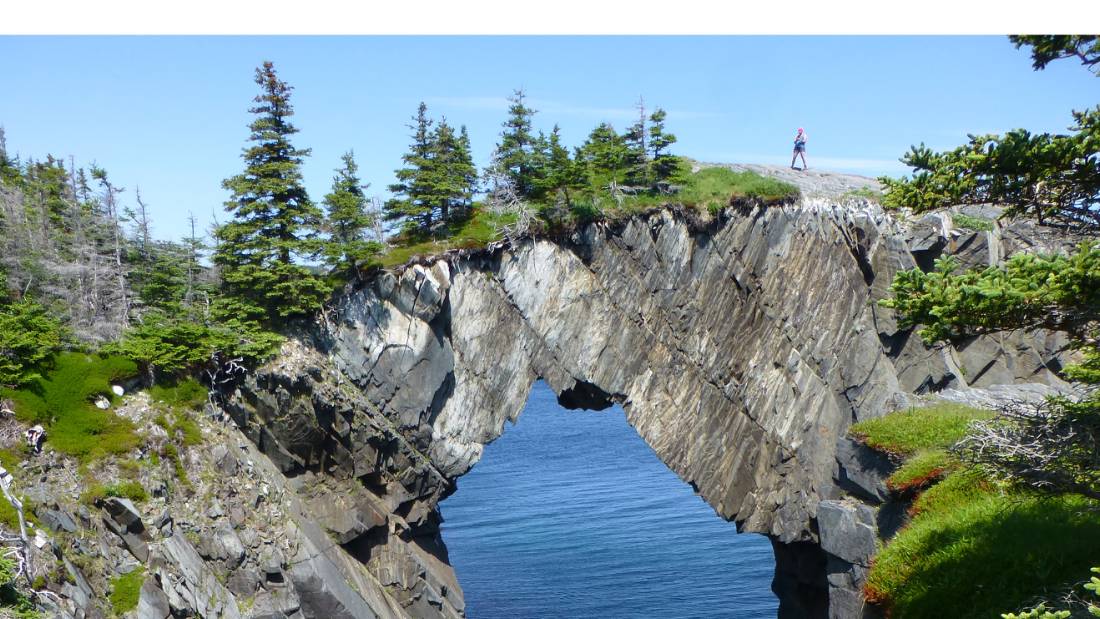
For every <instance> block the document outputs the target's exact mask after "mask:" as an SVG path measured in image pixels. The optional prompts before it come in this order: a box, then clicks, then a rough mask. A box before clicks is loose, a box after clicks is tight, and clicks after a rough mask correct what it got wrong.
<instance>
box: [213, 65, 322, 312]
mask: <svg viewBox="0 0 1100 619" xmlns="http://www.w3.org/2000/svg"><path fill="white" fill-rule="evenodd" d="M255 81H256V84H257V85H258V86H259V87H260V94H258V95H257V96H256V97H255V99H253V101H255V102H256V104H257V105H256V106H254V107H252V108H250V109H249V112H251V113H252V114H255V115H256V118H255V120H253V121H252V123H251V124H250V125H249V128H250V130H251V134H250V136H249V138H248V141H249V145H248V146H246V147H245V149H244V152H243V154H242V158H243V159H244V161H245V170H244V172H242V173H240V174H237V175H236V176H232V177H230V178H227V179H226V180H225V181H223V183H222V186H223V187H224V188H225V189H227V190H229V191H230V192H232V196H231V197H230V199H229V200H228V201H227V202H226V203H225V209H226V210H227V211H228V212H230V213H231V214H232V216H233V218H232V220H231V221H229V222H226V223H225V224H223V225H221V226H219V227H218V228H217V230H216V232H215V236H216V237H217V239H218V241H219V242H218V247H217V251H216V252H215V253H214V256H213V260H214V263H215V264H217V265H218V266H219V267H220V269H221V278H222V285H223V288H224V290H225V292H226V293H227V295H228V296H229V297H230V298H231V299H232V301H233V303H232V306H233V307H232V308H231V309H229V311H232V312H234V313H237V314H243V315H244V316H245V317H247V318H254V319H260V320H263V321H265V322H268V323H274V322H277V321H278V320H280V319H283V318H286V317H288V316H295V315H301V314H306V313H309V312H312V311H313V310H315V309H316V308H318V307H319V306H320V303H321V301H322V299H323V298H324V297H325V295H326V294H327V292H328V291H327V286H326V284H325V282H324V280H323V279H322V278H321V277H319V276H318V275H317V274H316V273H315V272H314V271H313V270H312V269H310V268H309V267H307V266H305V265H304V264H302V261H304V260H311V259H313V258H315V257H316V256H317V254H318V252H319V250H320V240H319V239H318V237H317V232H318V229H319V228H320V226H321V211H320V209H319V208H317V207H316V206H315V205H314V204H313V203H312V202H311V201H310V199H309V195H308V194H307V193H306V189H305V187H304V186H303V185H302V172H301V165H302V159H303V157H306V156H308V155H309V153H310V151H309V149H299V148H295V147H294V146H293V145H292V144H291V143H290V136H292V135H294V134H295V133H297V132H298V129H296V128H295V127H294V125H292V124H291V123H290V121H289V118H290V117H291V116H293V115H294V109H293V107H292V106H291V104H290V93H291V90H292V87H291V86H289V85H287V84H286V82H283V81H282V80H280V79H279V76H278V75H277V74H276V72H275V66H274V65H273V64H272V63H271V62H264V64H263V66H262V67H259V68H257V69H256V78H255Z"/></svg>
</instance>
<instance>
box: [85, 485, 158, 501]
mask: <svg viewBox="0 0 1100 619" xmlns="http://www.w3.org/2000/svg"><path fill="white" fill-rule="evenodd" d="M107 497H116V498H120V499H130V500H131V501H134V502H135V503H140V502H142V501H145V500H148V498H149V493H147V492H146V491H145V487H144V486H142V485H141V483H139V482H136V481H132V480H131V481H120V482H115V483H111V484H95V485H92V486H90V487H89V488H88V489H87V490H85V491H84V492H83V493H82V494H81V495H80V502H81V503H84V504H85V505H95V504H96V503H98V502H100V501H102V500H103V499H106V498H107Z"/></svg>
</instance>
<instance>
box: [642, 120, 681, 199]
mask: <svg viewBox="0 0 1100 619" xmlns="http://www.w3.org/2000/svg"><path fill="white" fill-rule="evenodd" d="M666 116H667V114H666V113H665V111H664V110H662V109H661V108H657V109H655V110H653V114H651V115H650V116H649V122H650V123H651V124H650V126H649V149H650V151H651V153H652V156H651V157H650V168H651V169H652V171H653V182H654V183H660V182H663V181H668V180H669V179H671V178H672V177H673V176H674V175H675V173H676V169H677V166H678V160H677V158H676V156H675V155H672V154H671V153H669V152H668V147H669V146H672V145H673V144H675V143H676V136H675V135H673V134H671V133H666V132H665V117H666Z"/></svg>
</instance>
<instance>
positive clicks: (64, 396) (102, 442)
mask: <svg viewBox="0 0 1100 619" xmlns="http://www.w3.org/2000/svg"><path fill="white" fill-rule="evenodd" d="M135 374H137V366H136V365H135V364H134V363H133V361H130V360H129V359H126V358H124V357H119V356H106V357H101V356H98V355H85V354H82V353H73V352H67V353H61V354H59V355H57V357H56V359H55V361H54V364H53V367H52V368H51V369H50V371H48V372H46V373H44V375H43V376H42V377H40V378H37V379H35V380H33V381H30V382H29V383H27V384H26V385H25V386H23V387H22V388H20V389H17V390H13V389H0V397H10V398H11V399H12V400H13V401H14V402H15V412H16V417H17V418H18V419H19V420H20V421H22V422H24V423H27V424H36V423H40V424H42V425H43V426H44V427H45V428H46V432H47V435H48V439H47V440H48V443H49V444H50V445H52V446H53V447H54V449H57V450H58V451H60V452H62V453H65V454H68V455H71V456H74V457H76V458H79V459H80V460H82V461H89V460H93V459H96V458H98V457H101V456H104V455H108V454H124V453H126V452H128V451H130V450H131V449H133V448H134V447H136V446H137V445H138V442H139V439H138V436H137V434H136V432H135V429H134V425H133V424H132V423H131V422H130V421H129V420H127V419H124V418H122V417H119V416H117V415H115V414H114V413H113V412H111V411H109V410H107V411H104V410H99V409H97V408H96V407H95V406H94V405H93V404H92V400H93V399H94V397H95V396H103V397H106V398H108V399H110V400H114V395H113V394H112V393H111V390H110V385H111V383H112V382H115V381H117V380H118V379H121V378H126V377H130V376H134V375H135Z"/></svg>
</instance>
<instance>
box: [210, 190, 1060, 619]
mask: <svg viewBox="0 0 1100 619" xmlns="http://www.w3.org/2000/svg"><path fill="white" fill-rule="evenodd" d="M1021 236H1023V235H1021ZM1013 243H1014V241H1013V242H1010V241H1008V240H1006V239H1005V237H1004V233H1003V230H1002V229H1001V228H999V227H995V228H994V230H993V231H992V232H971V231H965V230H960V229H958V228H956V227H955V226H953V224H952V220H951V214H950V213H941V214H936V215H932V216H929V217H925V218H922V219H919V220H915V221H907V220H904V219H903V218H899V217H896V216H892V215H889V214H887V213H884V212H883V211H882V210H881V209H880V208H878V207H877V206H876V205H874V204H872V203H870V202H867V201H866V200H862V199H857V198H844V199H840V198H838V197H836V196H833V197H831V198H829V197H817V198H806V199H803V200H802V201H801V202H800V203H799V204H797V205H792V206H785V207H767V208H765V207H758V208H741V209H735V208H731V209H728V210H727V211H725V212H724V213H721V214H720V215H719V216H718V217H716V218H714V219H711V220H701V219H700V218H699V217H698V216H697V215H696V214H694V213H693V212H685V211H680V210H676V209H671V208H670V209H659V210H656V211H654V212H651V213H648V214H646V215H641V216H636V217H633V218H630V219H628V220H625V221H619V222H614V223H593V224H589V225H587V226H584V227H582V228H581V229H579V230H577V231H576V232H574V233H572V234H571V235H569V236H568V237H566V238H554V239H549V238H528V239H523V240H520V241H517V242H515V243H512V244H500V245H498V246H495V247H493V248H490V249H489V250H486V251H479V252H472V253H465V254H454V255H449V256H444V257H442V258H439V259H435V260H431V261H426V262H423V263H418V264H413V265H411V266H409V267H408V268H406V269H404V270H401V271H399V272H397V273H381V274H379V275H378V276H377V277H375V278H373V279H372V280H370V281H369V282H367V283H366V284H364V285H362V286H360V287H358V288H355V289H352V290H349V291H348V292H347V294H345V295H344V296H343V297H341V298H340V299H339V302H338V303H337V304H336V306H335V307H334V308H332V309H331V311H328V312H326V313H325V316H324V320H323V321H322V323H321V324H319V325H318V326H317V327H316V328H315V329H312V330H310V332H309V333H308V334H307V335H306V336H304V337H303V338H301V339H299V340H298V341H294V342H290V343H288V345H287V346H286V347H285V348H284V350H283V354H282V355H281V357H280V358H279V360H278V361H276V362H275V363H272V364H269V365H268V366H265V367H264V368H261V369H260V370H259V371H258V372H256V373H254V374H252V375H250V376H248V377H247V378H246V379H245V380H244V381H243V382H242V383H240V384H239V385H238V386H237V388H236V390H235V391H234V392H233V393H231V394H228V397H227V398H226V402H225V408H226V410H227V411H228V412H229V413H230V414H231V415H232V417H233V418H234V420H235V421H236V422H237V424H238V425H239V426H240V427H241V428H242V429H243V430H244V431H245V433H246V435H248V436H249V437H250V438H251V439H252V440H253V441H254V442H255V443H256V444H257V445H258V446H259V447H260V449H261V450H262V451H263V452H264V453H265V454H267V455H268V456H269V457H270V458H271V459H272V460H273V461H274V462H275V463H277V464H278V466H279V468H280V469H281V471H282V472H283V473H284V474H286V475H288V476H290V477H292V478H295V479H297V478H299V477H302V476H305V477H307V478H308V479H309V480H310V481H309V482H308V483H303V484H301V487H302V488H303V489H300V490H299V494H300V495H301V496H302V497H303V499H304V505H305V506H306V511H307V513H309V514H311V515H310V518H311V520H312V521H314V522H316V523H318V524H319V525H320V526H321V527H323V528H324V529H325V531H326V532H327V534H328V536H329V539H331V540H333V542H334V543H336V544H338V545H340V547H341V548H342V549H343V550H344V551H345V552H346V553H347V554H348V555H349V556H352V557H355V558H356V559H357V560H359V561H360V562H361V563H362V564H364V565H366V566H367V569H368V570H369V572H370V573H371V574H372V575H373V576H374V578H375V579H377V581H378V582H380V583H381V584H382V586H383V588H384V590H385V592H386V595H387V596H389V597H390V598H392V599H395V600H397V601H398V602H399V604H400V606H401V608H402V611H403V612H405V613H408V614H410V615H412V616H454V615H459V614H461V612H462V601H461V593H460V591H459V588H458V584H457V582H456V581H455V576H454V573H453V571H452V570H451V568H450V567H449V566H448V565H447V562H446V550H445V548H444V547H443V545H442V541H441V539H440V538H439V535H438V513H437V511H436V505H437V503H438V501H439V500H440V499H442V498H444V497H445V496H447V494H449V493H450V492H451V491H453V488H454V480H455V479H457V478H458V477H459V476H461V475H462V474H464V473H465V472H466V471H468V470H469V469H470V467H471V466H473V464H474V463H476V462H477V460H478V459H479V458H480V456H481V453H482V449H483V447H484V445H485V444H487V443H488V442H490V441H492V440H493V439H494V438H496V437H497V436H499V435H500V433H501V432H502V431H503V429H504V426H505V421H506V420H512V421H515V420H516V418H517V417H518V415H519V413H520V411H521V410H522V408H523V405H524V403H525V401H526V398H527V394H528V391H529V390H530V388H531V385H532V383H533V382H534V381H535V380H536V379H538V378H542V379H545V380H546V382H547V383H548V384H549V385H550V387H551V388H552V389H553V390H554V391H555V392H556V393H557V394H558V397H559V400H560V401H561V403H562V404H563V405H565V406H583V407H588V408H600V407H603V406H606V405H608V404H610V403H611V402H618V403H621V404H622V405H623V407H624V409H625V410H626V413H627V418H628V420H629V421H630V423H631V424H632V425H633V426H634V427H635V428H636V430H637V431H638V433H639V434H640V435H641V436H642V438H643V439H645V440H646V442H647V443H649V445H650V446H652V447H653V449H654V450H655V451H656V453H657V454H658V455H659V456H660V457H661V459H662V460H663V461H664V462H665V463H666V464H667V465H668V466H669V467H670V468H671V469H672V470H673V471H675V472H676V473H677V474H678V475H679V476H680V477H681V478H682V479H684V480H685V481H687V482H688V483H690V484H692V486H693V487H694V488H695V489H696V490H697V492H698V493H699V494H700V496H701V497H702V498H703V499H704V500H706V501H707V502H708V503H709V504H710V505H711V506H712V507H713V508H714V509H715V511H716V512H717V513H718V514H719V515H720V516H721V517H723V518H726V519H728V520H731V521H733V522H734V523H736V525H737V526H738V528H739V529H740V530H743V531H754V532H759V533H764V534H767V535H769V536H770V537H771V538H772V539H773V540H774V541H775V543H776V556H777V572H776V582H775V585H774V588H775V590H776V591H777V592H778V593H779V594H780V597H781V600H782V604H783V610H781V614H783V615H787V616H824V615H826V614H831V615H832V616H836V617H850V616H856V615H857V614H858V613H859V612H862V611H860V610H856V609H858V608H860V607H861V606H862V597H861V594H860V590H861V586H862V579H863V577H864V575H865V573H866V569H867V566H868V565H869V562H870V557H871V555H872V554H873V552H874V540H875V539H876V537H875V536H876V534H877V531H878V528H877V525H876V523H875V517H874V514H873V511H872V508H873V507H874V506H875V505H877V504H878V503H881V502H882V501H883V499H884V498H885V487H884V485H883V483H882V479H883V477H884V475H886V474H887V473H888V472H889V468H890V464H889V462H884V461H882V460H881V459H876V457H875V456H874V455H873V454H869V453H865V452H863V451H861V450H860V449H859V447H858V446H857V445H854V444H853V443H851V442H850V441H849V440H848V439H847V438H846V431H847V428H848V427H849V426H850V425H851V424H852V423H853V422H855V421H858V420H862V419H868V418H872V417H876V416H879V415H882V414H884V413H885V412H887V411H890V410H893V409H896V408H899V407H902V406H905V405H907V404H909V403H911V402H913V401H914V397H915V396H916V395H917V394H922V393H929V392H933V391H939V390H942V389H953V390H955V391H957V392H960V393H968V392H969V391H970V389H971V387H972V386H986V385H991V384H995V383H1000V382H1026V383H1038V384H1046V385H1054V386H1055V387H1061V386H1063V384H1062V383H1061V381H1060V380H1059V379H1058V377H1057V376H1056V374H1055V371H1056V370H1057V369H1058V367H1060V366H1059V364H1060V363H1061V361H1060V360H1059V359H1060V358H1059V355H1060V354H1061V353H1062V349H1063V347H1064V341H1063V340H1061V339H1059V338H1057V337H1054V336H1051V335H1049V334H1044V333H1016V334H1010V335H1009V336H1006V337H1001V338H988V337H987V338H976V339H974V340H971V341H967V342H962V343H960V344H959V345H957V346H949V345H937V346H932V347H929V346H926V345H925V344H924V343H923V342H921V340H920V338H919V337H917V336H916V335H915V334H914V333H913V332H912V330H909V329H902V328H900V327H899V325H898V322H897V319H896V317H895V316H894V315H893V314H892V312H890V311H889V310H886V309H884V308H882V307H880V306H878V304H877V301H878V300H879V299H881V298H884V297H885V296H886V295H887V294H888V288H889V284H890V282H891V281H892V279H893V275H894V274H895V273H896V272H897V271H899V270H901V269H908V268H912V267H914V266H921V267H923V268H930V267H931V264H932V262H933V261H934V260H935V258H937V257H939V256H940V255H944V254H958V255H959V256H960V260H963V261H968V262H970V263H973V264H995V263H997V262H998V261H1000V260H1002V259H1003V258H1004V257H1005V252H1006V251H1007V250H1006V247H1010V246H1013ZM1017 245H1018V244H1017ZM1045 247H1049V245H1048V246H1045ZM318 480H321V481H318ZM306 487H308V489H305V488H306ZM303 603H304V602H303Z"/></svg>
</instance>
